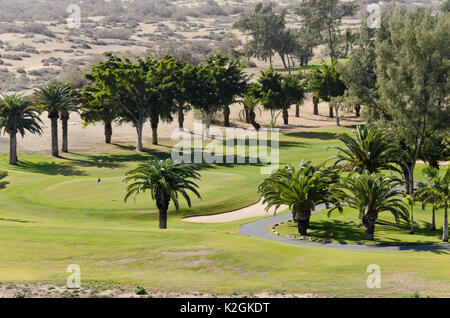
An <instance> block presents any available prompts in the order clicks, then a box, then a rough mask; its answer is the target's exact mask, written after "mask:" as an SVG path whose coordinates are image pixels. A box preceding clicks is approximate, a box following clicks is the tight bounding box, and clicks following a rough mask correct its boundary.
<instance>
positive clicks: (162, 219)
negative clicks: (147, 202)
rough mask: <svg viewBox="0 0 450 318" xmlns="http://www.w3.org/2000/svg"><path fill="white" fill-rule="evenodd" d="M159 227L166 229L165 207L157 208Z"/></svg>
mask: <svg viewBox="0 0 450 318" xmlns="http://www.w3.org/2000/svg"><path fill="white" fill-rule="evenodd" d="M158 218H159V228H160V229H161V230H165V229H167V209H159V210H158Z"/></svg>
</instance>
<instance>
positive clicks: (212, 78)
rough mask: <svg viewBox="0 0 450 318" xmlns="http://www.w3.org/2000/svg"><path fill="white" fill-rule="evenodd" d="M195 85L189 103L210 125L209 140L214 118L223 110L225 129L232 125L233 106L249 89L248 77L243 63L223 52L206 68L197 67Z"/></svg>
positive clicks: (207, 64)
mask: <svg viewBox="0 0 450 318" xmlns="http://www.w3.org/2000/svg"><path fill="white" fill-rule="evenodd" d="M191 74H192V75H193V78H194V81H193V83H194V84H195V86H194V88H193V89H192V92H191V94H190V96H189V97H188V98H189V99H190V101H189V103H190V104H191V105H192V107H193V108H195V109H198V110H199V111H201V112H202V114H203V116H204V119H205V121H206V123H205V124H206V131H207V136H209V127H210V126H211V123H212V119H213V116H214V114H215V113H216V112H218V111H220V110H222V111H223V115H224V125H225V126H226V127H228V126H229V125H230V121H229V117H230V105H231V104H233V103H234V102H235V101H236V99H237V97H238V96H240V95H241V94H242V93H244V92H245V91H246V89H247V85H248V84H247V76H246V75H245V74H244V73H243V71H242V69H241V67H240V62H239V60H237V59H232V58H231V57H230V56H228V55H226V54H223V53H221V52H219V53H217V54H216V55H215V56H213V57H209V58H208V59H207V60H206V63H205V64H204V65H201V66H198V67H195V69H194V70H193V71H192V73H191Z"/></svg>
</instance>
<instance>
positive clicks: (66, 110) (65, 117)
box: [59, 85, 78, 152]
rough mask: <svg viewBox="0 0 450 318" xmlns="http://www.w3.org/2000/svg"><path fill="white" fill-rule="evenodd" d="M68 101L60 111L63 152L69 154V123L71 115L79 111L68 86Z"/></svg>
mask: <svg viewBox="0 0 450 318" xmlns="http://www.w3.org/2000/svg"><path fill="white" fill-rule="evenodd" d="M67 89H68V92H65V94H66V93H68V101H67V103H64V104H62V105H61V107H60V109H59V118H61V122H62V125H61V126H62V148H61V151H62V152H69V132H68V122H69V119H70V113H71V112H75V111H77V110H78V107H77V105H76V104H75V97H74V96H73V95H72V92H71V88H70V86H68V85H67Z"/></svg>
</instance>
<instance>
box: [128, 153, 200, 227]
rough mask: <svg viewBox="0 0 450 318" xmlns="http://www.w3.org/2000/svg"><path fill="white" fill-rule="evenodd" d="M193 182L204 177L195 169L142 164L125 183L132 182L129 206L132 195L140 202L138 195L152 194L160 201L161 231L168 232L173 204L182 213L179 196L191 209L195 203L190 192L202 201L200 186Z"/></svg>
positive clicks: (164, 163) (162, 163)
mask: <svg viewBox="0 0 450 318" xmlns="http://www.w3.org/2000/svg"><path fill="white" fill-rule="evenodd" d="M190 179H194V180H198V179H200V175H199V174H198V173H197V172H196V171H194V169H193V168H191V167H189V166H185V165H181V164H175V163H174V162H173V161H172V160H170V159H167V160H164V161H162V160H161V161H159V160H156V159H153V160H151V161H150V162H148V163H147V164H141V165H139V167H138V168H136V169H134V170H131V171H128V172H127V173H126V178H125V179H124V182H126V183H129V182H132V183H131V184H130V185H128V187H127V194H126V196H125V202H126V201H127V200H128V198H129V197H130V196H132V195H134V197H135V198H136V196H137V195H138V194H140V193H141V192H145V191H147V190H148V191H150V194H151V196H152V199H153V200H155V201H156V207H157V208H158V215H159V228H160V229H167V210H168V208H169V204H170V201H172V202H173V203H174V204H175V208H176V210H177V212H178V211H179V203H178V196H179V195H181V196H183V197H184V199H185V200H186V202H187V204H188V206H189V207H191V199H190V198H189V195H188V194H187V192H186V191H187V190H189V191H191V192H193V193H194V194H195V195H196V196H197V197H198V198H199V199H201V196H200V194H199V193H198V191H197V188H198V186H197V184H195V183H194V182H193V181H191V180H190Z"/></svg>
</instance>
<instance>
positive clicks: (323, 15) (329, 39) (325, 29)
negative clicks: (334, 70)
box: [296, 0, 357, 61]
mask: <svg viewBox="0 0 450 318" xmlns="http://www.w3.org/2000/svg"><path fill="white" fill-rule="evenodd" d="M356 10H357V5H356V4H354V3H353V2H350V1H345V2H344V1H340V0H302V1H301V2H300V4H299V6H298V7H297V8H296V13H297V14H298V15H300V17H301V18H302V22H303V24H304V25H306V26H308V28H309V29H311V30H313V31H314V32H315V34H316V36H317V37H319V38H320V39H322V40H323V42H324V43H326V45H327V48H328V54H329V56H330V58H331V60H332V61H335V60H337V59H338V58H339V57H340V56H341V55H342V48H341V43H342V36H341V33H340V27H341V25H342V19H343V18H344V17H346V16H353V15H354V14H355V13H356Z"/></svg>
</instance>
